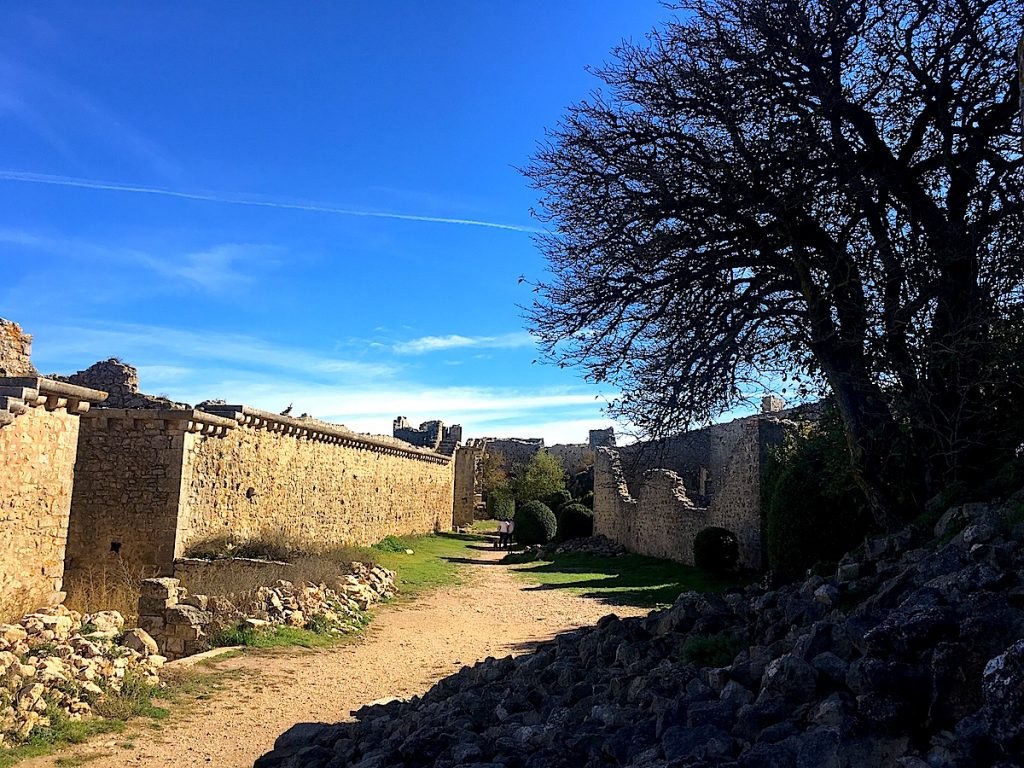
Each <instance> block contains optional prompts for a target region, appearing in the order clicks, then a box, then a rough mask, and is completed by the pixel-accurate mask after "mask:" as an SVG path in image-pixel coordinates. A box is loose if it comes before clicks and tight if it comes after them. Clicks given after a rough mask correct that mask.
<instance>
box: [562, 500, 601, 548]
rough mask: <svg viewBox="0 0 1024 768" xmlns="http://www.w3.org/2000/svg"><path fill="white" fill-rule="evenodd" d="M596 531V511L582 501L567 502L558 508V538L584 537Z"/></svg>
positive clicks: (563, 539)
mask: <svg viewBox="0 0 1024 768" xmlns="http://www.w3.org/2000/svg"><path fill="white" fill-rule="evenodd" d="M593 533H594V511H593V510H592V509H590V508H589V507H586V506H584V505H583V504H580V503H578V502H577V503H573V504H565V505H563V506H562V507H561V508H560V509H559V510H558V540H559V541H565V540H566V539H584V538H586V537H587V536H591V535H593Z"/></svg>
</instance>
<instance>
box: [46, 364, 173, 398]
mask: <svg viewBox="0 0 1024 768" xmlns="http://www.w3.org/2000/svg"><path fill="white" fill-rule="evenodd" d="M53 378H54V379H56V380H58V381H66V382H68V383H69V384H77V385H79V386H82V387H92V388H93V389H99V390H102V391H104V392H106V393H107V400H106V402H105V403H104V406H105V407H106V408H146V409H172V408H179V409H184V408H188V405H187V404H185V403H175V402H172V401H171V400H169V399H167V398H166V397H160V396H157V395H147V394H143V393H142V392H140V391H139V371H138V369H137V368H135V366H132V365H128V364H127V363H123V362H121V361H120V360H118V359H117V358H116V357H112V358H110V359H109V360H101V361H99V362H98V363H93V364H92V365H90V366H89V367H88V368H86V369H85V370H82V371H78V372H76V373H73V374H71V375H70V376H57V375H55V376H53Z"/></svg>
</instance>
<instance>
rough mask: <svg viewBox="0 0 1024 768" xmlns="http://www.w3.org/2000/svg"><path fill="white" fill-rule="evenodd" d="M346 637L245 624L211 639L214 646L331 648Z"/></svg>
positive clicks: (297, 629)
mask: <svg viewBox="0 0 1024 768" xmlns="http://www.w3.org/2000/svg"><path fill="white" fill-rule="evenodd" d="M343 637H344V635H340V634H335V633H333V632H316V631H314V630H311V629H300V628H298V627H288V626H280V625H275V626H272V627H253V626H250V625H248V624H245V623H241V624H238V625H236V626H234V627H229V628H228V629H225V630H222V631H220V632H218V633H217V634H216V635H214V636H213V637H211V638H210V644H211V645H213V646H224V645H241V646H245V647H246V648H292V647H298V648H330V647H331V646H334V645H337V644H338V643H339V642H340V641H341V639H342V638H343Z"/></svg>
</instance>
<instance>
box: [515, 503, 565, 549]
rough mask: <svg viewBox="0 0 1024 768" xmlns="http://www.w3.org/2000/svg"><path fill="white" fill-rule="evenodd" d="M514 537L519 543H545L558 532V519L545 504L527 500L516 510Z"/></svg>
mask: <svg viewBox="0 0 1024 768" xmlns="http://www.w3.org/2000/svg"><path fill="white" fill-rule="evenodd" d="M514 520H515V524H516V528H515V534H514V535H515V538H516V541H518V542H519V543H520V544H546V543H548V542H549V541H551V540H552V539H553V538H555V535H556V534H557V533H558V520H556V519H555V513H554V512H552V511H551V510H550V509H549V508H548V506H547V504H544V503H542V502H540V501H528V502H526V503H525V504H523V505H522V506H521V507H519V509H517V510H516V514H515V518H514Z"/></svg>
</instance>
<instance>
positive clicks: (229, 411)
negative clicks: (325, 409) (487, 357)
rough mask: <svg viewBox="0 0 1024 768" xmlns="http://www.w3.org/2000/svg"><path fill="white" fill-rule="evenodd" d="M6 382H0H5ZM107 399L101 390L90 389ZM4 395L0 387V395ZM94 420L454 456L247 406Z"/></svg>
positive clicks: (115, 413) (123, 411) (106, 412)
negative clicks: (245, 431)
mask: <svg viewBox="0 0 1024 768" xmlns="http://www.w3.org/2000/svg"><path fill="white" fill-rule="evenodd" d="M3 381H4V379H0V382H3ZM54 383H55V384H59V385H60V386H61V387H67V388H71V389H84V388H83V387H76V386H74V385H71V384H64V383H63V382H54ZM88 391H90V392H97V394H100V395H103V396H104V397H105V396H106V393H104V392H98V390H88ZM3 394H4V392H3V390H2V388H0V395H3ZM87 415H88V417H89V418H94V419H125V420H127V419H132V420H136V421H176V422H184V423H185V426H184V431H186V432H197V433H199V434H203V435H207V436H210V437H222V436H223V435H225V434H227V433H228V432H229V431H230V430H233V429H237V428H238V427H249V428H250V429H265V430H267V431H268V432H278V433H281V434H284V435H287V436H289V437H294V438H296V439H302V438H305V439H307V440H315V441H317V442H323V443H331V444H334V445H343V446H347V447H352V448H362V449H365V450H370V451H375V452H377V453H383V454H387V455H391V456H404V457H406V458H412V459H417V460H419V461H427V462H431V463H435V464H448V463H449V462H451V461H452V457H451V456H446V455H444V454H440V453H435V452H433V451H431V450H430V449H428V448H416V447H414V446H411V445H408V444H406V443H402V442H401V441H398V440H394V438H388V437H384V436H380V437H377V436H371V435H361V434H357V433H356V432H352V431H351V430H349V429H346V428H345V427H343V426H341V425H338V424H329V423H327V422H325V421H319V420H317V419H296V418H293V417H291V416H282V415H281V414H279V413H271V412H269V411H263V410H260V409H259V408H251V407H249V406H248V405H210V406H205V407H204V408H203V410H199V409H198V408H187V409H183V408H173V409H149V408H99V409H96V410H95V411H91V412H89V413H88V414H87Z"/></svg>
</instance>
